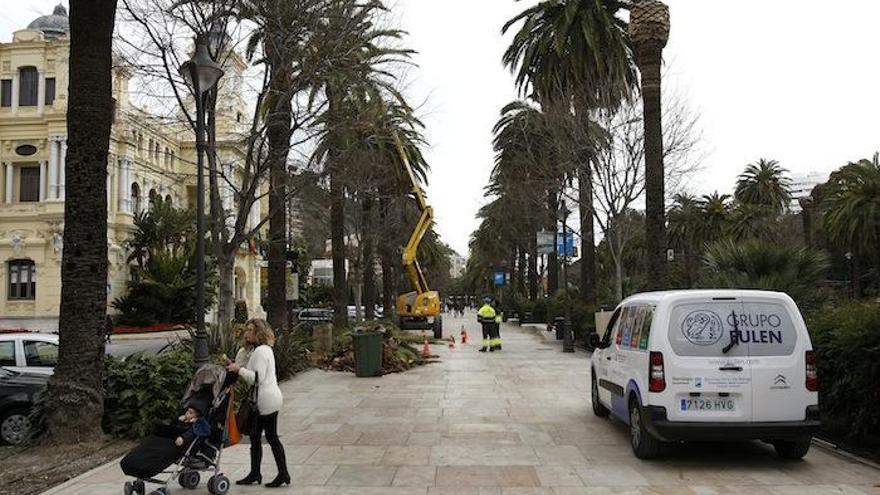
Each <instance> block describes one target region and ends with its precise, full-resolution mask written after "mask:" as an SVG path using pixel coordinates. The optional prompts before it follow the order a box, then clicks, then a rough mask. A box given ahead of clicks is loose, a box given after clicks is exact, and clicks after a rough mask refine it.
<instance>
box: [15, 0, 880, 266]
mask: <svg viewBox="0 0 880 495" xmlns="http://www.w3.org/2000/svg"><path fill="white" fill-rule="evenodd" d="M2 1H3V9H0V41H9V40H10V39H11V34H12V32H13V31H14V30H15V29H18V28H21V27H24V26H25V25H26V24H27V23H28V22H29V21H30V20H32V19H33V18H34V17H36V16H37V15H39V14H41V13H49V12H50V11H51V9H52V6H54V5H55V4H56V3H57V2H56V1H55V0H17V1H14V2H13V1H12V0H2ZM66 3H67V2H66V1H65V4H66ZM531 3H534V0H523V1H521V2H514V1H513V0H395V2H394V3H393V5H394V8H395V9H396V15H397V16H398V17H399V19H400V24H401V26H402V27H403V28H404V29H406V30H407V31H409V33H410V37H409V40H408V44H409V46H411V47H412V48H414V49H416V50H417V51H418V52H419V54H418V56H417V57H416V62H417V63H418V65H419V67H418V68H417V69H415V70H413V71H412V73H411V74H410V85H409V87H408V89H407V92H408V94H409V95H410V97H411V98H412V100H413V101H414V102H417V103H421V104H422V105H421V106H420V108H419V110H420V112H421V116H422V117H423V119H424V121H425V123H426V124H427V127H428V138H429V139H430V142H431V149H430V150H429V151H428V157H429V159H430V161H431V165H432V167H433V173H432V175H431V177H430V181H431V183H430V187H429V194H430V200H431V202H432V204H433V206H434V208H435V210H436V213H437V221H438V228H439V231H440V233H441V234H442V236H443V238H444V239H445V240H446V241H447V242H448V243H449V244H451V245H452V246H453V247H454V248H455V249H456V250H458V251H459V252H460V253H462V254H465V253H466V252H467V240H468V236H469V235H470V232H471V231H472V230H473V229H474V228H475V227H476V225H477V222H476V220H475V218H474V214H475V212H476V211H477V209H478V208H479V207H480V206H481V205H482V204H484V203H485V202H486V201H487V200H486V198H484V197H483V186H484V185H485V183H486V181H487V180H488V177H489V171H490V170H491V167H492V150H491V128H492V125H493V123H494V122H495V120H496V118H497V114H498V111H499V109H500V108H501V107H502V106H503V105H504V104H505V103H507V102H508V101H510V100H511V99H513V98H515V97H516V92H515V90H514V87H513V83H512V79H511V76H510V75H509V74H508V72H507V71H506V70H505V69H504V68H503V67H502V66H501V62H500V58H501V54H502V53H503V51H504V49H505V47H506V44H507V40H505V39H502V37H501V35H500V28H501V25H502V24H503V23H504V21H506V20H507V19H509V18H510V17H511V16H513V15H514V14H515V13H517V12H518V11H520V10H521V9H522V8H524V6H525V5H528V4H531ZM667 3H668V4H669V6H670V12H671V16H672V33H671V37H670V43H669V46H668V47H667V49H666V51H665V59H666V61H667V63H668V64H669V67H670V68H669V71H668V74H667V80H666V81H665V84H668V85H669V86H670V87H674V89H675V91H676V92H677V93H678V94H680V95H682V96H683V97H685V98H686V99H687V100H688V103H689V105H690V106H691V108H692V109H694V110H695V111H697V112H698V113H699V114H700V116H701V118H700V123H701V127H702V130H703V133H704V141H703V143H702V148H703V151H704V152H705V160H704V163H703V165H704V167H703V170H702V171H701V172H700V173H699V174H697V175H696V176H695V177H694V178H693V179H692V180H691V182H690V184H689V189H690V190H692V191H693V192H695V193H705V192H711V191H713V190H716V189H718V190H721V191H729V190H730V189H731V187H732V183H733V181H734V179H735V177H736V175H737V174H738V173H739V172H740V171H741V170H742V168H743V167H744V166H745V165H746V164H747V163H750V162H752V161H754V160H756V159H757V158H760V157H767V158H773V159H776V160H779V161H780V162H781V164H782V165H783V166H785V167H787V168H788V169H789V170H791V171H792V172H793V173H807V172H810V171H820V172H826V171H830V170H832V169H834V168H836V167H839V166H841V165H843V164H845V163H846V162H848V161H851V160H856V159H859V158H863V157H867V156H870V155H871V154H873V153H874V151H876V150H880V121H878V118H877V116H878V115H880V95H878V90H877V89H876V88H877V81H880V64H878V63H877V61H876V53H877V38H876V27H877V24H878V22H880V2H877V1H876V0H836V1H835V2H827V1H822V0H770V1H768V0H667Z"/></svg>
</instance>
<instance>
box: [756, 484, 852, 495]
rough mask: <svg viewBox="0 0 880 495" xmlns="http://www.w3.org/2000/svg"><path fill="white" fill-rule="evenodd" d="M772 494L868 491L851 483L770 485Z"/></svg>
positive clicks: (831, 494) (826, 494)
mask: <svg viewBox="0 0 880 495" xmlns="http://www.w3.org/2000/svg"><path fill="white" fill-rule="evenodd" d="M767 488H768V490H769V491H770V493H771V495H865V493H866V492H864V491H862V490H860V489H858V488H856V487H854V486H849V485H809V486H800V485H796V486H770V487H767Z"/></svg>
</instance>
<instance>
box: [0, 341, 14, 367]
mask: <svg viewBox="0 0 880 495" xmlns="http://www.w3.org/2000/svg"><path fill="white" fill-rule="evenodd" d="M0 366H17V364H16V362H15V341H14V340H5V341H3V342H0Z"/></svg>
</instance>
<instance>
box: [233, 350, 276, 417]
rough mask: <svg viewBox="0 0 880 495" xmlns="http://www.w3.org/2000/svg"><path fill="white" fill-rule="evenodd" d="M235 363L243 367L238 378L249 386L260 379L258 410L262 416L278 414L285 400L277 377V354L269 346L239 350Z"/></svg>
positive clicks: (258, 385)
mask: <svg viewBox="0 0 880 495" xmlns="http://www.w3.org/2000/svg"><path fill="white" fill-rule="evenodd" d="M235 362H236V363H237V364H238V365H239V366H241V369H239V370H238V376H239V377H241V378H242V379H243V380H244V381H245V382H246V383H247V384H248V385H253V384H254V378H256V377H257V376H259V377H260V381H259V383H257V409H259V411H260V415H261V416H265V415H267V414H272V413H276V412H278V411H280V410H281V405H282V403H283V402H284V398H283V396H282V395H281V389H280V388H279V387H278V378H276V376H275V353H273V352H272V348H271V347H269V346H267V345H261V346H257V347H255V348H254V349H253V350H252V351H250V352H249V351H247V350H245V349H244V348H241V349H239V350H238V354H237V355H236V356H235Z"/></svg>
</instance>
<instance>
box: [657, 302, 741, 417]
mask: <svg viewBox="0 0 880 495" xmlns="http://www.w3.org/2000/svg"><path fill="white" fill-rule="evenodd" d="M742 312H743V306H742V301H741V298H740V296H738V295H737V296H734V297H712V296H711V295H693V296H690V297H687V298H685V299H681V300H679V301H677V302H674V303H673V305H672V306H671V307H670V313H669V314H670V317H669V326H668V329H667V335H668V339H669V347H670V351H671V352H672V355H671V356H669V357H667V358H665V359H664V362H665V371H666V386H667V391H666V392H665V393H666V394H669V395H666V396H664V402H665V403H666V404H667V417H668V418H669V420H671V421H694V422H747V421H751V418H752V393H751V381H752V370H751V366H750V364H749V344H748V342H744V341H741V340H739V339H738V338H737V337H738V334H737V328H738V326H739V320H736V319H735V317H736V315H739V314H740V313H742ZM670 406H672V407H670Z"/></svg>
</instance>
